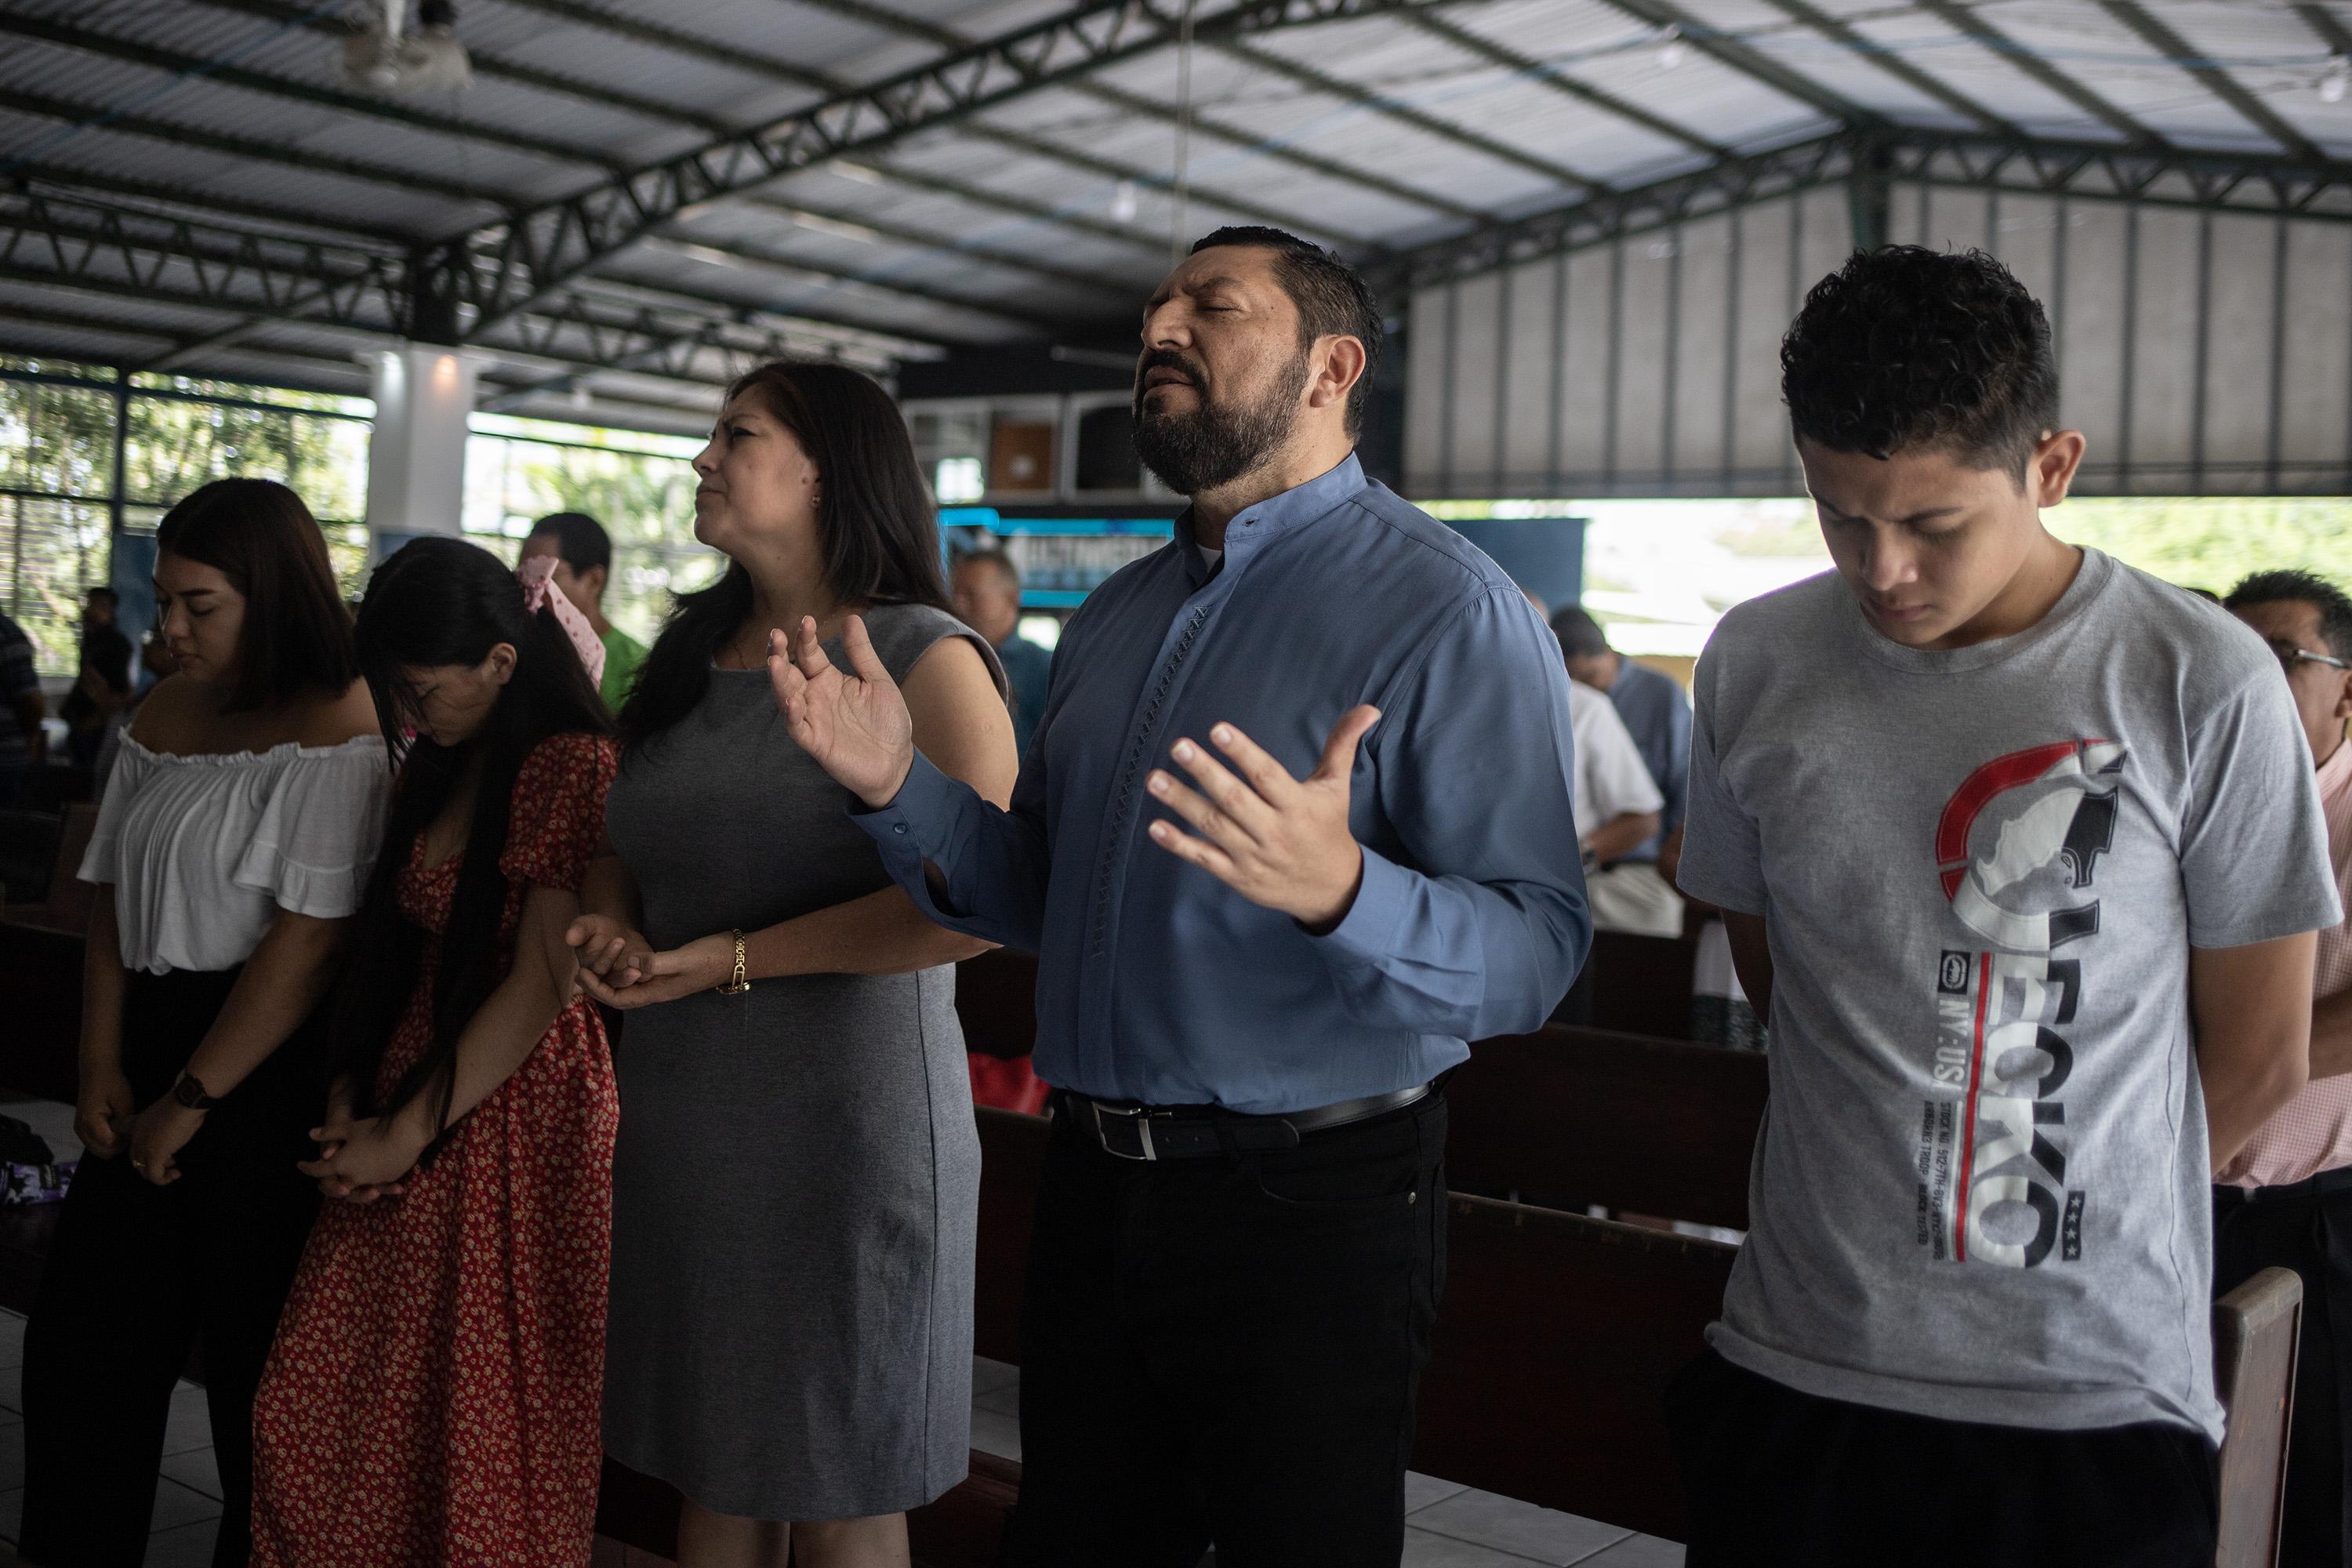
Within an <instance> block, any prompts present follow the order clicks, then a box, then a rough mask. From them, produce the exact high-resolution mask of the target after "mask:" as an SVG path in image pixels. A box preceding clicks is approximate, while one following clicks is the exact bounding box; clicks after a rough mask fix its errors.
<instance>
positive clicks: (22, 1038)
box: [0, 804, 98, 1103]
mask: <svg viewBox="0 0 2352 1568" xmlns="http://www.w3.org/2000/svg"><path fill="white" fill-rule="evenodd" d="M97 825H98V808H97V807H96V806H93V805H86V804H85V805H70V806H68V807H67V808H66V811H65V816H64V823H63V826H62V828H61V829H60V831H59V835H58V848H57V859H56V861H55V863H54V864H53V866H52V868H51V869H50V872H49V885H48V896H47V899H45V900H43V901H41V902H40V903H37V904H9V905H5V906H0V974H5V975H7V976H8V977H9V980H10V982H11V984H12V987H13V994H12V995H11V998H10V1006H11V1011H12V1013H13V1015H14V1016H13V1017H12V1018H11V1020H10V1024H9V1026H8V1027H7V1028H5V1029H0V1084H5V1085H7V1086H8V1087H9V1088H10V1089H21V1090H23V1091H24V1092H25V1093H26V1094H37V1095H40V1096H43V1097H44V1098H46V1099H49V1100H65V1101H68V1103H70V1102H71V1101H72V1100H73V1099H74V1096H75V1094H76V1092H77V1091H78V1089H79V1084H78V1082H77V1078H78V1071H77V1068H76V1067H75V1060H74V1058H75V1052H76V1047H77V1044H78V1042H79V1040H80V1038H81V969H82V963H81V959H82V933H83V932H84V931H88V930H89V911H90V900H91V897H92V895H93V893H94V889H92V888H91V887H90V885H89V883H87V882H84V881H82V880H80V879H79V878H78V877H77V876H76V875H75V873H76V872H78V871H79V870H80V869H81V858H82V854H83V852H84V851H85V850H87V849H88V848H89V837H90V833H91V831H92V830H93V829H94V828H95V827H96V826H97Z"/></svg>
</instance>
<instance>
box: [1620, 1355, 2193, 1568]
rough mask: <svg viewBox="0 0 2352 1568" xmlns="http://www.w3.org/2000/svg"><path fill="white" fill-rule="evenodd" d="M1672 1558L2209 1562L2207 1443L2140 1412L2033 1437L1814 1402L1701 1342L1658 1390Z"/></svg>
mask: <svg viewBox="0 0 2352 1568" xmlns="http://www.w3.org/2000/svg"><path fill="white" fill-rule="evenodd" d="M1666 1426H1667V1431H1668V1435H1669V1436H1671V1438H1672V1439H1673V1442H1674V1446H1675V1458H1677V1459H1679V1460H1680V1461H1681V1463H1682V1468H1683V1484H1684V1489H1685V1492H1686V1494H1687V1495H1688V1497H1689V1500H1690V1508H1689V1521H1688V1524H1689V1533H1690V1546H1689V1549H1688V1552H1687V1554H1686V1556H1685V1568H1890V1565H1892V1564H1898V1563H1899V1564H1901V1565H1902V1568H2212V1563H2213V1551H2214V1547H2215V1544H2216V1539H2217V1536H2218V1533H2219V1531H2220V1528H2221V1478H2220V1476H2219V1474H2218V1471H2217V1468H2216V1464H2215V1460H2216V1458H2217V1456H2216V1455H2215V1452H2214V1449H2213V1446H2212V1444H2210V1443H2209V1442H2208V1441H2206V1439H2205V1436H2204V1434H2202V1433H2201V1432H2195V1431H2191V1430H2190V1429H2189V1428H2188V1427H2186V1426H2171V1425H2168V1424H2163V1423H2158V1422H2152V1421H2148V1422H2139V1423H2136V1424H2134V1425H2132V1426H2105V1427H2098V1428H2094V1429H2091V1430H2085V1431H2043V1430H2041V1429H2038V1428H2034V1427H2028V1426H1992V1425H1990V1424H1987V1423H1983V1422H1974V1421H1941V1420H1937V1419H1936V1418H1934V1417H1932V1416H1927V1415H1911V1414H1909V1413H1908V1412H1906V1411H1899V1410H1885V1409H1880V1408H1878V1407H1876V1406H1873V1405H1854V1404H1850V1403H1848V1402H1847V1401H1844V1400H1841V1399H1823V1398H1821V1397H1819V1396H1818V1395H1815V1394H1806V1393H1803V1392H1801V1391H1800V1390H1798V1389H1794V1388H1790V1387H1789V1386H1788V1385H1787V1384H1780V1383H1775V1382H1774V1381H1772V1380H1771V1379H1770V1378H1767V1377H1759V1376H1758V1375H1757V1374H1756V1373H1752V1372H1749V1371H1748V1370H1747V1369H1745V1368H1744V1367H1738V1366H1734V1365H1733V1364H1732V1363H1729V1362H1727V1361H1726V1360H1724V1359H1723V1357H1722V1356H1720V1355H1718V1354H1717V1353H1716V1352H1714V1351H1708V1352H1706V1354H1705V1355H1703V1356H1701V1357H1700V1358H1699V1359H1698V1360H1697V1361H1696V1362H1694V1363H1691V1364H1690V1365H1689V1366H1687V1367H1685V1368H1684V1369H1683V1372H1682V1373H1681V1374H1680V1375H1679V1376H1677V1377H1676V1378H1675V1383H1674V1384H1673V1386H1672V1387H1671V1388H1669V1389H1668V1390H1667V1394H1666Z"/></svg>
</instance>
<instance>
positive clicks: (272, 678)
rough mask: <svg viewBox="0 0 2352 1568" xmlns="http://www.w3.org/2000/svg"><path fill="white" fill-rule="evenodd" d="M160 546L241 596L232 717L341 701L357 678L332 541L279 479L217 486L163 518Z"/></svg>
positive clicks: (201, 491)
mask: <svg viewBox="0 0 2352 1568" xmlns="http://www.w3.org/2000/svg"><path fill="white" fill-rule="evenodd" d="M155 546H156V548H157V549H158V550H159V551H160V552H163V554H166V555H177V556H179V557H181V558H182V559H184V560H188V561H194V562H196V563H199V564H201V565H205V566H209V567H211V568H212V569H213V570H214V571H215V572H218V573H219V574H221V575H222V576H224V577H226V578H227V579H228V582H229V586H230V587H232V588H235V589H236V591H237V593H238V594H240V595H243V596H244V598H245V626H244V627H243V629H242V630H240V631H239V632H238V634H237V644H236V686H235V687H234V689H231V691H230V692H229V697H228V702H227V704H226V707H227V710H228V711H229V712H232V713H242V712H249V711H251V710H254V709H257V708H274V707H277V706H278V705H279V704H281V703H286V702H291V701H292V700H294V699H295V698H297V697H299V696H301V695H302V694H303V693H304V692H306V691H318V692H323V693H324V694H326V695H328V696H330V697H340V696H341V695H342V694H343V692H344V691H345V690H346V689H349V688H350V686H351V684H352V681H354V680H357V679H359V677H360V664H359V655H358V652H357V651H356V649H355V648H354V647H353V646H352V616H351V612H350V611H348V610H346V609H345V608H343V601H342V596H341V594H340V593H338V592H337V590H336V588H335V569H334V567H333V566H332V565H331V563H329V562H328V560H327V538H326V535H324V534H322V533H320V531H319V524H318V520H317V519H315V518H313V517H312V516H311V515H310V508H309V507H307V506H305V505H303V504H302V498H301V497H300V496H298V495H296V494H295V493H294V492H293V491H292V490H289V489H287V488H286V487H285V486H284V485H281V484H279V483H278V482H277V481H276V480H274V479H215V480H214V481H213V482H212V483H210V484H208V485H205V486H203V487H201V488H199V489H195V490H193V491H191V492H189V494H188V495H187V496H186V497H185V499H184V500H182V501H181V502H180V504H179V505H177V506H175V507H173V509H172V510H170V511H168V512H165V513H164V514H163V522H162V523H161V524H160V525H158V526H157V528H156V530H155Z"/></svg>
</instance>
